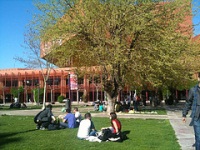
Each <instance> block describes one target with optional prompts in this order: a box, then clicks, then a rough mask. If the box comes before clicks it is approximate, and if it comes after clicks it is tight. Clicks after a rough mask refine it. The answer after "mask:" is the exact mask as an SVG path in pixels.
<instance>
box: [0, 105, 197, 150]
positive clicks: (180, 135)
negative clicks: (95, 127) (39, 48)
mask: <svg viewBox="0 0 200 150" xmlns="http://www.w3.org/2000/svg"><path fill="white" fill-rule="evenodd" d="M164 107H165V108H166V110H167V115H156V114H155V115H154V114H123V113H118V114H117V116H118V117H119V118H142V119H169V121H170V123H171V125H172V127H173V129H174V131H175V134H176V137H177V139H178V142H179V144H180V146H181V149H182V150H195V148H194V147H192V145H193V144H194V131H193V127H191V126H189V123H190V120H191V119H190V118H189V117H187V122H186V123H183V122H182V109H183V107H184V101H180V102H179V103H178V104H177V105H176V106H164ZM86 111H92V108H91V107H80V112H86ZM38 112H39V110H11V111H1V110H0V115H19V116H20V115H24V116H34V115H36V114H37V113H38ZM53 113H54V115H55V116H58V115H60V114H62V112H61V109H60V108H56V107H55V108H53ZM92 116H93V117H108V115H107V113H105V112H103V113H92ZM188 116H189V115H188Z"/></svg>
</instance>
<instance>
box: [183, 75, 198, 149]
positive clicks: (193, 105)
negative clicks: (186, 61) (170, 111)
mask: <svg viewBox="0 0 200 150" xmlns="http://www.w3.org/2000/svg"><path fill="white" fill-rule="evenodd" d="M190 109H192V112H191V115H190V117H191V119H192V120H191V122H190V126H193V128H194V133H195V149H196V150H200V73H198V84H197V85H195V86H194V87H192V88H191V89H190V91H189V95H188V98H187V100H186V103H185V107H184V108H183V111H182V116H183V119H182V120H183V122H186V115H187V114H188V111H189V110H190Z"/></svg>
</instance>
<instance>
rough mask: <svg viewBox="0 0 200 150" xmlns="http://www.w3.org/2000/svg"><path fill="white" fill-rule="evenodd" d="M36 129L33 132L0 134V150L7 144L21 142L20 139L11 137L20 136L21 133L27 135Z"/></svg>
mask: <svg viewBox="0 0 200 150" xmlns="http://www.w3.org/2000/svg"><path fill="white" fill-rule="evenodd" d="M35 130H36V129H33V130H26V131H21V132H14V133H8V132H7V133H0V149H1V148H2V146H3V145H5V144H8V143H17V142H20V141H21V140H22V138H19V137H18V138H16V137H12V136H15V135H17V134H21V133H27V132H32V131H35Z"/></svg>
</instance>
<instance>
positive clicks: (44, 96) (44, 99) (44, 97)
mask: <svg viewBox="0 0 200 150" xmlns="http://www.w3.org/2000/svg"><path fill="white" fill-rule="evenodd" d="M46 90H47V82H46V81H45V82H44V95H43V105H42V109H45V103H46Z"/></svg>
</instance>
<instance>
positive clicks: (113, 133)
mask: <svg viewBox="0 0 200 150" xmlns="http://www.w3.org/2000/svg"><path fill="white" fill-rule="evenodd" d="M73 111H74V113H71V111H70V109H66V115H65V116H63V115H59V116H58V118H57V119H56V118H55V116H54V115H53V113H52V105H51V104H49V105H47V107H46V108H45V109H44V110H43V111H41V112H40V113H38V114H37V115H36V116H35V118H34V121H35V123H36V124H37V127H36V129H40V130H44V129H46V128H47V129H49V127H51V126H52V125H54V124H55V122H56V121H57V120H59V121H57V123H56V125H57V128H55V129H65V128H78V133H77V137H78V139H86V140H87V139H89V138H90V137H93V139H94V137H96V138H97V139H98V140H99V141H105V140H107V139H108V138H116V139H120V136H121V129H122V125H121V122H120V121H119V120H118V119H117V115H116V113H115V112H111V113H110V120H111V126H110V127H103V128H101V131H99V132H98V131H97V130H96V129H95V126H94V123H93V121H92V120H91V114H90V113H86V114H85V115H84V119H82V117H81V114H80V112H79V111H78V108H77V107H75V108H74V110H73Z"/></svg>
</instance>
